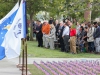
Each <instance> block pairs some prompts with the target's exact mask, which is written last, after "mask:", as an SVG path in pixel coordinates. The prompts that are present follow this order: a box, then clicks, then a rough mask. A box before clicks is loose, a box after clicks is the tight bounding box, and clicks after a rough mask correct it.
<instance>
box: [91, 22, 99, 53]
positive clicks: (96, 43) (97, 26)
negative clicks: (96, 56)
mask: <svg viewBox="0 0 100 75" xmlns="http://www.w3.org/2000/svg"><path fill="white" fill-rule="evenodd" d="M94 26H95V28H96V29H95V31H94V35H93V37H94V40H95V41H94V43H95V48H96V53H99V52H100V22H99V23H98V24H97V22H94Z"/></svg>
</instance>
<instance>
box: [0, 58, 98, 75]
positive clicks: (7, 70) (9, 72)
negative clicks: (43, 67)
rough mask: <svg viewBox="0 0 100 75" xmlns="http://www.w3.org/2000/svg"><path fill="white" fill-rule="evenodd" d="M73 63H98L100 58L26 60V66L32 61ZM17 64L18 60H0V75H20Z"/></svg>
mask: <svg viewBox="0 0 100 75" xmlns="http://www.w3.org/2000/svg"><path fill="white" fill-rule="evenodd" d="M65 60H67V61H73V60H81V61H86V60H97V61H100V58H28V64H33V61H36V62H37V63H40V62H41V61H43V62H46V61H50V62H52V61H56V62H58V61H65ZM17 64H19V58H14V59H10V60H9V59H7V58H5V59H3V60H0V75H21V71H20V70H19V68H17V67H16V65H17Z"/></svg>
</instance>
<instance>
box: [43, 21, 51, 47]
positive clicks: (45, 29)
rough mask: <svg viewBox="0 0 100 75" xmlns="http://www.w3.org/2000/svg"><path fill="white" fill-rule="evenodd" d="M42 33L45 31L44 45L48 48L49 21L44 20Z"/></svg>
mask: <svg viewBox="0 0 100 75" xmlns="http://www.w3.org/2000/svg"><path fill="white" fill-rule="evenodd" d="M42 33H43V45H44V47H46V48H48V38H47V37H48V35H49V34H50V24H48V21H44V23H43V25H42Z"/></svg>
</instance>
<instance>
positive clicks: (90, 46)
mask: <svg viewBox="0 0 100 75" xmlns="http://www.w3.org/2000/svg"><path fill="white" fill-rule="evenodd" d="M88 50H89V51H90V52H92V51H93V52H94V42H88Z"/></svg>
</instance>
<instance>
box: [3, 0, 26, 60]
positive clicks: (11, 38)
mask: <svg viewBox="0 0 100 75" xmlns="http://www.w3.org/2000/svg"><path fill="white" fill-rule="evenodd" d="M24 11H25V1H24V0H22V1H21V3H20V7H19V9H18V12H17V14H16V16H15V18H14V21H13V23H12V25H11V27H10V29H9V30H8V32H7V33H6V35H5V37H4V41H3V43H2V46H3V47H5V55H6V57H7V58H8V59H11V58H16V57H18V56H19V55H20V50H21V38H24V34H25V32H26V31H25V30H24V29H25V27H24V26H25V12H24Z"/></svg>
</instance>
